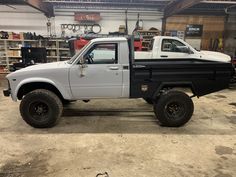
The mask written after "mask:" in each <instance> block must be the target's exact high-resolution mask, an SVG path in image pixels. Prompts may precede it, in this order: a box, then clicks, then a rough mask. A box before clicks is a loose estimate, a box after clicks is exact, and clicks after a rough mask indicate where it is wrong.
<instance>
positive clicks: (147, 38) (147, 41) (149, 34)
mask: <svg viewBox="0 0 236 177" xmlns="http://www.w3.org/2000/svg"><path fill="white" fill-rule="evenodd" d="M137 32H138V33H139V35H141V36H142V37H143V41H142V46H143V47H142V50H143V51H147V50H149V48H150V45H151V41H152V38H153V37H154V36H158V35H160V31H159V30H138V31H137Z"/></svg>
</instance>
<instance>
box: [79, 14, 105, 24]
mask: <svg viewBox="0 0 236 177" xmlns="http://www.w3.org/2000/svg"><path fill="white" fill-rule="evenodd" d="M100 20H101V16H100V13H96V12H86V13H84V12H75V21H78V22H98V21H100Z"/></svg>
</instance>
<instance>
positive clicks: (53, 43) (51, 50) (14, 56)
mask: <svg viewBox="0 0 236 177" xmlns="http://www.w3.org/2000/svg"><path fill="white" fill-rule="evenodd" d="M21 47H45V48H46V50H47V61H48V62H55V61H62V60H68V59H69V58H70V57H71V56H70V50H69V44H68V43H67V42H66V41H65V40H62V39H44V40H28V39H25V40H24V39H0V73H5V72H8V69H9V67H10V66H11V65H12V64H13V63H14V62H19V60H20V59H21Z"/></svg>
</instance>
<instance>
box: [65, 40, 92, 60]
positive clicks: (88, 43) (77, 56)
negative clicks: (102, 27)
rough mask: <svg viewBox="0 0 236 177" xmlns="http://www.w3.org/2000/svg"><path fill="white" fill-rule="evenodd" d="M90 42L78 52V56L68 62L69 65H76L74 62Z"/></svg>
mask: <svg viewBox="0 0 236 177" xmlns="http://www.w3.org/2000/svg"><path fill="white" fill-rule="evenodd" d="M90 43H91V42H90V41H89V42H88V43H87V44H86V45H85V46H84V47H83V48H82V49H80V50H79V52H76V54H75V55H74V56H73V57H72V58H71V59H70V60H69V61H68V63H69V64H72V63H74V61H75V60H76V59H77V58H78V56H79V55H80V54H81V52H82V51H83V50H84V49H85V48H86V47H87V46H88V45H89V44H90Z"/></svg>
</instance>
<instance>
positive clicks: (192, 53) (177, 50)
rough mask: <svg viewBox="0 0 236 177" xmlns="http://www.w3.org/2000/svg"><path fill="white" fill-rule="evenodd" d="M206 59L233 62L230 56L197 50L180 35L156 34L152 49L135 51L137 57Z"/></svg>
mask: <svg viewBox="0 0 236 177" xmlns="http://www.w3.org/2000/svg"><path fill="white" fill-rule="evenodd" d="M147 58H148V59H150V58H153V59H167V58H168V59H179V58H182V59H184V58H186V59H190V58H191V59H204V60H210V61H220V62H231V58H230V56H228V55H226V54H223V53H220V52H212V51H204V50H203V51H197V50H196V49H194V48H193V47H192V46H191V45H189V44H188V43H187V42H185V41H183V40H182V39H180V38H178V37H171V36H156V37H154V38H153V40H152V45H151V50H150V51H147V52H146V51H145V52H135V59H147Z"/></svg>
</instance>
